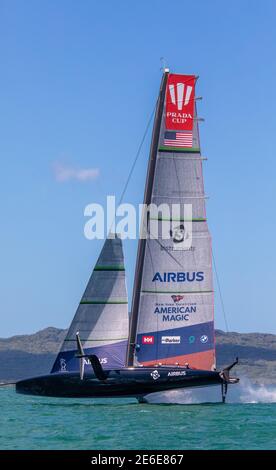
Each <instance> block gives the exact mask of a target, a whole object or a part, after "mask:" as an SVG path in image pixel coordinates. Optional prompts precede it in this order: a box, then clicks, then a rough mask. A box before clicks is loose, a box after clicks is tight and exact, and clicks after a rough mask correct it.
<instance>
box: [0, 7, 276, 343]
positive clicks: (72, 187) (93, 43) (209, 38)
mask: <svg viewBox="0 0 276 470" xmlns="http://www.w3.org/2000/svg"><path fill="white" fill-rule="evenodd" d="M275 22H276V2H275V1H274V0H271V1H270V0H264V1H263V2H259V1H255V0H238V1H237V0H234V1H233V0H232V1H231V2H227V1H222V0H219V1H216V0H203V1H199V0H197V1H186V0H170V1H168V0H166V1H164V0H139V1H130V0H117V1H111V0H109V1H107V0H101V1H96V0H82V1H76V0H74V1H73V0H59V1H58V2H57V1H54V0H41V1H39V2H38V1H37V0H28V1H23V0H17V1H16V0H0V56H1V62H2V65H1V73H0V110H1V112H0V158H1V183H0V208H1V230H0V254H1V257H0V262H1V265H0V266H1V268H0V299H1V305H0V312H1V323H0V336H2V337H5V336H9V335H12V334H21V333H31V332H34V331H36V330H38V329H41V328H44V327H46V326H50V325H52V326H56V327H67V326H68V324H69V323H70V321H71V319H72V316H73V314H74V311H75V309H76V306H77V305H78V302H79V300H80V297H81V295H82V292H83V289H84V287H85V284H86V282H87V279H88V276H89V275H90V272H91V270H92V268H93V264H94V262H95V261H96V259H97V256H98V254H99V250H100V248H101V246H102V242H99V241H97V242H95V241H88V240H86V239H85V238H84V235H83V226H84V223H85V218H84V216H83V210H84V207H85V206H86V205H87V204H88V203H90V202H99V203H103V202H104V201H105V195H106V194H115V195H116V196H117V197H119V195H120V193H121V190H122V187H123V185H124V183H125V181H126V178H127V176H128V173H129V170H130V167H131V164H132V161H133V158H134V156H135V153H136V151H137V148H138V146H139V143H140V141H141V137H142V135H143V132H144V129H145V126H146V123H147V121H148V118H149V115H150V113H151V111H152V108H153V106H154V102H155V100H156V96H157V93H158V89H159V84H160V78H161V72H160V57H161V56H163V57H165V58H166V59H167V63H168V65H169V66H170V69H171V71H173V72H179V73H187V74H197V75H199V76H200V79H199V81H198V85H197V94H198V95H202V96H203V97H204V100H203V101H202V102H201V103H200V105H199V114H200V116H202V117H204V118H205V123H203V124H201V125H200V129H201V145H202V151H203V155H204V156H206V157H208V161H207V162H205V163H204V170H205V171H204V177H205V189H206V193H207V195H208V196H209V197H210V199H209V200H208V205H207V215H208V220H209V226H210V229H211V232H212V235H213V249H214V253H215V258H216V263H217V268H218V272H219V276H220V281H221V288H222V292H223V298H224V303H225V309H226V313H227V319H228V322H229V327H230V330H232V331H233V330H235V331H243V332H249V331H260V332H274V333H276V320H275V305H274V303H275V297H274V295H275V292H276V275H275V265H276V260H275V258H276V255H275V253H276V250H275V233H276V227H275V215H274V212H275V202H276V198H275V179H276V163H275V125H276V118H275V99H276V93H275V75H276V65H275V57H276V28H275ZM108 113H110V115H112V120H111V121H109V122H107V121H106V116H107V114H108ZM148 151H149V137H148V138H147V140H146V142H145V145H144V147H143V150H142V153H141V156H140V159H139V162H138V164H137V167H136V169H135V174H134V178H133V179H132V181H131V184H130V186H129V188H128V191H127V193H126V196H125V201H126V202H131V203H134V204H137V203H139V202H142V197H143V188H144V182H145V172H146V165H147V159H148ZM83 169H89V172H87V173H80V170H83ZM81 175H82V176H81ZM136 243H137V242H135V241H127V242H126V243H125V253H126V266H127V275H128V290H129V295H130V297H131V291H132V282H133V271H134V263H135V256H136ZM216 326H217V327H218V328H222V329H224V328H225V324H224V320H223V315H222V310H221V305H220V302H219V298H218V297H217V299H216Z"/></svg>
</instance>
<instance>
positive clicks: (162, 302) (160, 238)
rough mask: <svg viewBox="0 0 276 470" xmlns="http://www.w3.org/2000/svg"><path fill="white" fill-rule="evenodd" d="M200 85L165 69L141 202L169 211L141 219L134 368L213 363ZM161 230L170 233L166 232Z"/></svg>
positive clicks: (131, 346)
mask: <svg viewBox="0 0 276 470" xmlns="http://www.w3.org/2000/svg"><path fill="white" fill-rule="evenodd" d="M195 83H196V77H195V76H193V75H175V74H170V73H169V72H168V71H165V73H164V75H163V78H162V83H161V89H160V94H159V99H158V103H157V109H156V115H155V123H154V129H153V137H152V144H151V154H150V160H149V166H148V175H147V182H146V188H145V197H144V203H145V204H147V205H148V204H152V203H154V204H156V205H157V206H160V204H164V203H165V204H167V205H168V206H169V208H170V212H169V216H168V214H166V213H165V214H164V212H163V211H160V212H157V215H156V214H152V212H151V213H150V216H149V215H148V214H146V215H145V218H144V226H146V230H147V232H148V238H147V240H144V239H140V240H139V247H138V255H137V263H136V274H135V281H134V294H133V303H132V320H131V328H130V341H129V349H128V364H129V365H132V364H133V363H134V364H135V363H136V362H138V363H140V364H143V365H156V364H160V363H161V364H176V363H177V364H179V365H184V364H185V363H188V364H189V366H190V367H195V368H199V369H206V370H211V369H213V368H214V367H215V349H214V294H213V281H212V256H211V237H210V234H209V230H208V226H207V221H206V211H205V194H204V185H203V174H202V160H203V159H202V157H201V151H200V143H199V132H198V120H197V112H196V100H195ZM173 204H174V205H175V204H178V205H180V207H181V208H183V204H185V205H187V204H189V205H192V214H191V216H187V215H186V216H185V213H184V215H183V213H182V212H181V213H179V215H178V216H174V215H173V214H174V212H173ZM174 207H175V206H174ZM151 218H152V219H156V223H157V224H158V235H157V237H155V235H154V236H153V237H152V238H151V239H150V238H149V237H150V235H151V230H152V226H151ZM191 222H192V231H191ZM162 230H163V231H164V230H165V232H166V230H167V232H168V233H167V234H166V236H165V237H164V233H162ZM155 231H156V229H155ZM189 237H190V240H189Z"/></svg>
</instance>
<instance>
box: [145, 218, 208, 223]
mask: <svg viewBox="0 0 276 470" xmlns="http://www.w3.org/2000/svg"><path fill="white" fill-rule="evenodd" d="M150 220H160V221H162V220H163V221H164V222H206V220H207V219H181V218H175V217H171V218H168V217H150Z"/></svg>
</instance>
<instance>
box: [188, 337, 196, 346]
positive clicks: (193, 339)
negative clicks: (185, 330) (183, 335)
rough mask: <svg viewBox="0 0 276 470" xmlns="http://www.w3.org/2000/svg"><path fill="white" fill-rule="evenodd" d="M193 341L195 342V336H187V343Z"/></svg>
mask: <svg viewBox="0 0 276 470" xmlns="http://www.w3.org/2000/svg"><path fill="white" fill-rule="evenodd" d="M194 342H195V336H193V335H191V336H189V343H190V344H194Z"/></svg>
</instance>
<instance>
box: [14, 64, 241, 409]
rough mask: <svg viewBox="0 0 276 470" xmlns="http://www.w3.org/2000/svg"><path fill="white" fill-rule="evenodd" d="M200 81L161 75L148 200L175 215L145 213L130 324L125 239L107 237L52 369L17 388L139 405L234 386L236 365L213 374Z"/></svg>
mask: <svg viewBox="0 0 276 470" xmlns="http://www.w3.org/2000/svg"><path fill="white" fill-rule="evenodd" d="M196 78H197V77H195V76H194V75H176V74H171V73H169V70H168V69H165V71H164V74H163V77H162V82H161V87H160V93H159V98H158V102H157V106H156V113H155V121H154V128H153V135H152V143H151V151H150V158H149V164H148V172H147V180H146V187H145V195H144V204H145V205H146V207H150V205H152V204H155V205H156V206H158V207H161V206H160V205H162V204H167V207H169V209H172V211H169V216H168V214H167V213H164V212H162V210H161V211H158V212H157V213H154V212H152V211H148V212H147V211H146V212H145V214H144V215H143V224H142V227H143V229H144V230H145V231H146V234H147V237H144V238H140V239H139V244H138V253H137V261H136V269H135V280H134V289H133V299H132V307H131V315H130V325H129V315H128V299H127V291H126V279H125V267H124V256H123V248H122V241H121V239H120V237H119V236H117V235H114V236H111V237H110V238H108V239H107V240H106V241H105V244H104V246H103V249H102V251H101V254H100V256H99V258H98V261H97V263H96V266H95V268H94V270H93V273H92V275H91V278H90V279H89V282H88V284H87V287H86V289H85V292H84V294H83V297H82V299H81V302H80V304H79V307H78V309H77V311H76V314H75V317H74V319H73V321H72V323H71V326H70V328H69V330H68V333H67V336H66V338H65V340H64V342H63V345H62V347H61V350H60V352H59V354H58V356H57V358H56V360H55V363H54V365H53V368H52V371H51V373H50V374H49V375H45V376H41V377H35V378H31V379H26V380H22V381H19V382H18V383H17V384H16V391H17V392H19V393H26V394H35V395H45V396H57V397H123V396H134V397H137V398H138V399H139V400H142V399H143V397H144V396H145V395H148V394H150V393H154V392H160V391H165V390H171V389H175V388H182V387H196V386H200V387H202V386H209V385H217V384H221V386H222V397H223V401H224V400H225V396H226V392H227V385H228V383H236V382H237V381H238V379H232V378H230V376H229V371H230V369H231V368H232V367H233V366H234V365H235V364H236V363H237V361H235V362H234V363H233V364H232V365H230V366H229V367H228V368H226V369H224V370H223V371H220V372H219V371H216V359H215V343H214V339H215V338H214V292H213V280H212V252H211V237H210V233H209V230H208V226H207V220H206V210H205V194H204V185H203V175H202V160H203V158H202V156H201V151H200V143H199V130H198V118H197V112H196V97H195V83H196ZM187 204H190V205H191V206H192V216H191V217H189V216H187V215H186V214H185V211H184V213H182V212H179V213H178V215H177V216H175V214H174V213H173V207H174V206H176V205H178V206H179V207H182V206H183V205H187ZM172 214H173V215H172ZM154 221H155V224H157V226H158V231H157V235H155V236H153V229H152V227H153V225H152V222H154ZM191 223H192V230H193V231H192V233H191V231H190V228H189V227H190V224H191ZM164 227H165V230H167V234H166V235H167V236H166V237H165V238H164V237H163V232H162V230H164ZM154 233H155V232H154Z"/></svg>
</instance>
